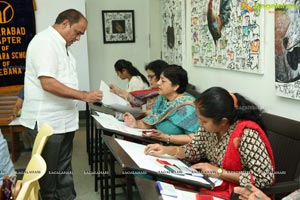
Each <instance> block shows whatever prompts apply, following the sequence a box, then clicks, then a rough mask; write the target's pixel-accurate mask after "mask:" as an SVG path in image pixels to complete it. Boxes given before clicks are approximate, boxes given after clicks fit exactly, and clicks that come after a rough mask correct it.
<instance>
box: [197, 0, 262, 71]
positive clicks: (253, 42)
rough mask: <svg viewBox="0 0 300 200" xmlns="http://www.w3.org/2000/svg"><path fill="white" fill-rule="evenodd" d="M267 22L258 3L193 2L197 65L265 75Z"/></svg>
mask: <svg viewBox="0 0 300 200" xmlns="http://www.w3.org/2000/svg"><path fill="white" fill-rule="evenodd" d="M259 2H260V3H261V1H259ZM263 22H264V16H263V12H261V9H260V8H259V7H258V6H257V1H253V0H250V1H249V0H191V31H192V38H191V39H192V59H193V62H194V65H196V66H203V67H215V68H221V69H228V70H236V71H242V72H250V73H258V74H262V73H263V64H262V59H263V53H264V49H263V45H262V44H263V43H264V41H263V37H262V36H263V35H264V33H263V32H264V29H263Z"/></svg>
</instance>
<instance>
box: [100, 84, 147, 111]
mask: <svg viewBox="0 0 300 200" xmlns="http://www.w3.org/2000/svg"><path fill="white" fill-rule="evenodd" d="M99 89H100V90H101V91H102V92H103V99H102V103H103V104H104V105H105V106H107V107H110V108H113V109H115V110H117V111H120V112H130V113H132V114H135V115H136V114H141V113H142V109H141V108H139V107H135V108H133V107H131V105H130V103H129V102H128V101H126V100H125V99H123V98H121V97H120V96H118V95H116V94H114V93H112V92H110V88H109V86H108V85H107V84H106V83H105V82H104V81H102V80H101V82H100V88H99Z"/></svg>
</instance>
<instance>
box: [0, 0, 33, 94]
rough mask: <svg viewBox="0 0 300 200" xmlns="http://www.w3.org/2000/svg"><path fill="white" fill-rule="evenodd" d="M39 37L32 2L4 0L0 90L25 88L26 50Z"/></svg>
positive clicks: (0, 7)
mask: <svg viewBox="0 0 300 200" xmlns="http://www.w3.org/2000/svg"><path fill="white" fill-rule="evenodd" d="M34 35H35V15H34V7H33V1H32V0H22V1H20V0H5V1H2V0H0V48H1V51H0V62H1V65H0V89H3V88H7V87H10V86H14V85H23V83H24V73H25V57H26V49H27V46H28V44H29V42H30V40H31V39H32V38H33V37H34Z"/></svg>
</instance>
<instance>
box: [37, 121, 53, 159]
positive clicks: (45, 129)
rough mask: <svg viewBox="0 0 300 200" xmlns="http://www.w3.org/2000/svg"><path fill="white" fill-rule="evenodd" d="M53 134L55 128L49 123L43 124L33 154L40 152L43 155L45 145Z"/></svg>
mask: <svg viewBox="0 0 300 200" xmlns="http://www.w3.org/2000/svg"><path fill="white" fill-rule="evenodd" d="M52 134H53V128H52V127H51V126H49V125H48V124H42V125H41V127H40V129H39V132H38V134H37V136H36V138H35V140H34V144H33V148H32V155H34V154H39V155H41V153H42V151H43V149H44V146H45V144H46V142H47V140H48V137H49V136H50V135H52Z"/></svg>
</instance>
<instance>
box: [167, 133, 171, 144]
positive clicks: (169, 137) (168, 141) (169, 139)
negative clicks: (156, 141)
mask: <svg viewBox="0 0 300 200" xmlns="http://www.w3.org/2000/svg"><path fill="white" fill-rule="evenodd" d="M170 141H171V135H168V139H167V144H170Z"/></svg>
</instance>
